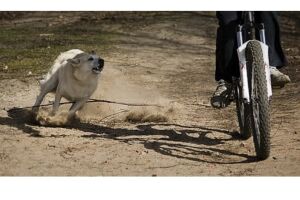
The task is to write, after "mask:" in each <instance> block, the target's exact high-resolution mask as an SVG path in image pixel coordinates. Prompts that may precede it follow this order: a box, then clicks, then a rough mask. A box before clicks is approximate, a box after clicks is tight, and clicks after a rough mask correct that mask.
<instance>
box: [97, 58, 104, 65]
mask: <svg viewBox="0 0 300 200" xmlns="http://www.w3.org/2000/svg"><path fill="white" fill-rule="evenodd" d="M98 63H99V67H104V60H103V59H99V61H98Z"/></svg>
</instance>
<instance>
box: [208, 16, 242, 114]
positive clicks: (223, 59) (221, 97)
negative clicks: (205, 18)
mask: <svg viewBox="0 0 300 200" xmlns="http://www.w3.org/2000/svg"><path fill="white" fill-rule="evenodd" d="M240 14H241V13H240V12H236V11H224V12H223V11H222V12H217V18H218V20H219V27H218V30H217V41H216V71H215V80H216V81H218V85H217V88H216V90H215V92H214V94H213V96H212V98H211V105H212V106H213V107H215V108H224V107H226V106H227V105H228V103H229V102H228V96H229V95H230V94H229V93H230V91H231V89H230V88H231V84H230V83H231V81H232V76H233V75H234V76H238V74H239V72H238V58H237V53H236V48H237V44H236V27H237V25H238V24H239V20H240Z"/></svg>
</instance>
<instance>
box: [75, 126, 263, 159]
mask: <svg viewBox="0 0 300 200" xmlns="http://www.w3.org/2000/svg"><path fill="white" fill-rule="evenodd" d="M156 126H160V127H163V129H158V128H155V127H156ZM174 127H180V128H181V129H180V130H179V129H176V128H175V129H174ZM72 128H73V129H74V128H75V129H77V130H80V131H83V132H88V133H89V134H88V135H84V136H82V137H84V138H91V139H97V138H107V139H112V140H116V141H119V142H123V143H127V144H131V143H136V142H138V143H139V144H142V145H144V147H145V148H146V149H149V150H153V151H155V152H157V153H160V154H162V155H166V156H171V157H175V158H180V159H185V160H190V161H197V162H206V163H214V164H239V163H251V162H256V161H257V159H256V157H255V156H250V155H248V154H244V153H235V152H233V151H230V150H227V149H222V146H220V145H223V144H226V142H228V141H231V140H238V139H240V136H239V133H236V132H229V131H226V130H222V129H211V128H207V127H201V126H183V125H179V124H167V123H151V124H138V125H136V126H135V128H136V129H133V130H132V129H128V128H110V127H106V126H100V125H95V124H89V123H82V122H80V123H77V124H76V125H75V126H72ZM182 128H183V129H182ZM195 129H197V130H195ZM212 132H217V133H220V134H225V135H227V137H228V138H211V137H208V136H207V135H208V134H209V133H212ZM190 134H193V135H198V137H194V136H191V135H190ZM149 136H151V137H152V138H149ZM222 156H224V157H230V156H235V157H238V158H239V159H238V161H226V159H225V161H220V160H222V159H219V158H221V157H222ZM202 157H207V159H204V158H202ZM241 159H242V160H241ZM223 160H224V158H223Z"/></svg>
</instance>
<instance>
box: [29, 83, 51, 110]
mask: <svg viewBox="0 0 300 200" xmlns="http://www.w3.org/2000/svg"><path fill="white" fill-rule="evenodd" d="M56 87H57V78H51V79H50V80H49V81H47V82H46V83H43V84H41V92H40V94H39V95H38V96H37V98H36V101H35V103H34V105H33V107H32V111H33V112H35V113H37V112H38V111H39V106H40V105H41V103H42V101H43V99H44V98H45V96H46V94H48V93H49V92H52V91H53V90H54V89H55V88H56Z"/></svg>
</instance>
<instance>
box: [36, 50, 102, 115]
mask: <svg viewBox="0 0 300 200" xmlns="http://www.w3.org/2000/svg"><path fill="white" fill-rule="evenodd" d="M103 67H104V60H103V59H101V58H100V57H99V56H97V55H95V54H94V53H91V54H89V53H85V52H83V51H81V50H79V49H72V50H69V51H66V52H63V53H61V54H60V55H59V56H58V57H57V59H56V60H55V61H54V64H53V66H52V67H51V69H50V70H49V72H48V74H47V75H46V77H45V78H44V79H43V80H41V81H40V86H41V91H40V94H39V95H38V96H37V99H36V102H35V104H34V107H33V109H32V110H33V111H34V112H36V113H37V112H38V110H39V106H40V104H41V103H42V101H43V99H44V97H45V95H46V94H47V93H49V92H55V93H56V94H55V101H54V104H53V109H52V113H51V114H52V115H55V113H56V112H57V110H58V107H59V105H60V100H61V98H62V97H64V98H66V99H67V100H69V101H72V102H74V103H73V105H72V106H71V108H70V110H69V113H68V118H69V119H71V118H73V117H74V115H75V113H76V111H78V110H79V109H81V108H82V107H83V105H84V104H85V103H86V101H87V100H88V99H89V98H90V97H91V95H92V94H93V93H94V91H95V90H96V88H97V85H98V77H99V74H100V72H101V71H102V69H103Z"/></svg>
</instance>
